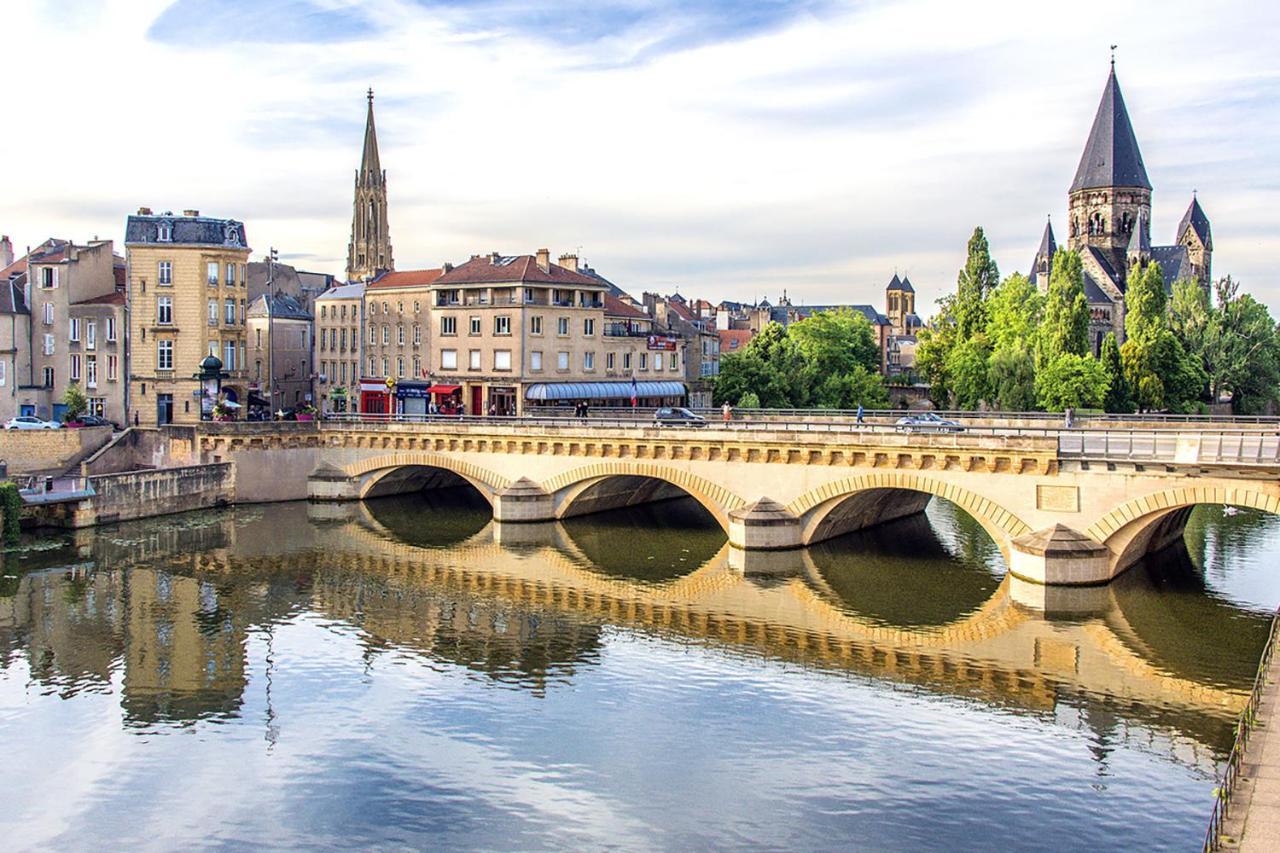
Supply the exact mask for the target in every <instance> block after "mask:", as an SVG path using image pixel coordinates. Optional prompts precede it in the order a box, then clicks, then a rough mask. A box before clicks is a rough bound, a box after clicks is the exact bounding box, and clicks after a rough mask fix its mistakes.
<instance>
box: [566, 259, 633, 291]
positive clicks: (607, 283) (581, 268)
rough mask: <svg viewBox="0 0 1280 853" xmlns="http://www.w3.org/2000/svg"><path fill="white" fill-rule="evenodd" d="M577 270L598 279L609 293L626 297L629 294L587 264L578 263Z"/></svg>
mask: <svg viewBox="0 0 1280 853" xmlns="http://www.w3.org/2000/svg"><path fill="white" fill-rule="evenodd" d="M578 272H580V273H582V274H583V275H585V276H588V277H590V278H594V279H596V280H597V281H599V282H600V283H601V284H603V285H604V286H605V287H607V288H609V292H610V293H612V294H613V295H614V296H628V297H629V296H630V294H628V293H627V292H626V291H625V290H623V289H622V288H621V287H618V285H616V284H614V283H613V282H612V281H609V279H607V278H605V277H604V276H602V275H600V273H598V272H596V271H595V270H594V269H592V268H591V267H589V266H587V265H586V264H579V265H578Z"/></svg>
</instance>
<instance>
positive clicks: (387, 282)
mask: <svg viewBox="0 0 1280 853" xmlns="http://www.w3.org/2000/svg"><path fill="white" fill-rule="evenodd" d="M443 273H444V270H438V269H429V270H401V271H400V272H384V273H382V274H380V275H379V276H378V277H377V278H375V279H373V280H372V281H370V282H369V283H368V284H367V285H366V286H365V291H364V326H365V329H364V353H363V355H364V362H365V363H364V367H365V371H364V376H363V378H362V381H361V383H360V411H362V412H368V413H370V414H380V413H385V412H408V413H410V414H422V413H425V412H426V411H427V392H426V389H427V388H428V387H429V386H430V384H431V383H430V382H429V381H428V380H429V371H430V369H431V366H430V364H429V362H428V359H429V358H430V338H429V336H430V333H431V329H430V324H431V310H432V309H431V299H432V293H431V285H432V283H433V282H435V281H437V280H439V279H440V277H441V275H443ZM339 344H341V339H339ZM339 370H341V368H339ZM406 400H408V401H410V402H409V403H408V404H407V405H406V404H405V403H404V401H406Z"/></svg>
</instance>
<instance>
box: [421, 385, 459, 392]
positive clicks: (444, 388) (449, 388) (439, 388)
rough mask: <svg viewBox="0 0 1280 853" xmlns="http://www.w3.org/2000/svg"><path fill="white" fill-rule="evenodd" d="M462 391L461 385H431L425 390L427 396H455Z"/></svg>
mask: <svg viewBox="0 0 1280 853" xmlns="http://www.w3.org/2000/svg"><path fill="white" fill-rule="evenodd" d="M461 390H462V386H461V385H432V386H431V387H430V388H428V389H427V393H428V394H456V393H457V392H459V391H461Z"/></svg>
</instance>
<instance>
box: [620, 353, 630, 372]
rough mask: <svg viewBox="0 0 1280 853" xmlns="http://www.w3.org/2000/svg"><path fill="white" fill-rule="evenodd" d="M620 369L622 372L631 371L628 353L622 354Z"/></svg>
mask: <svg viewBox="0 0 1280 853" xmlns="http://www.w3.org/2000/svg"><path fill="white" fill-rule="evenodd" d="M622 369H623V370H630V369H631V353H629V352H624V353H623V354H622Z"/></svg>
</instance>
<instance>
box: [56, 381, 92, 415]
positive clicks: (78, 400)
mask: <svg viewBox="0 0 1280 853" xmlns="http://www.w3.org/2000/svg"><path fill="white" fill-rule="evenodd" d="M62 404H63V405H64V406H66V407H67V411H66V414H64V415H63V423H67V422H70V421H78V420H80V416H81V415H83V414H84V413H85V412H87V411H89V398H88V397H86V396H85V395H84V392H83V391H81V390H80V386H79V385H77V384H76V383H74V382H73V383H72V384H70V385H68V386H67V390H66V393H64V394H63V395H62Z"/></svg>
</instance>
